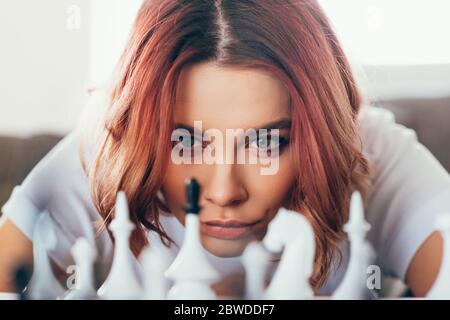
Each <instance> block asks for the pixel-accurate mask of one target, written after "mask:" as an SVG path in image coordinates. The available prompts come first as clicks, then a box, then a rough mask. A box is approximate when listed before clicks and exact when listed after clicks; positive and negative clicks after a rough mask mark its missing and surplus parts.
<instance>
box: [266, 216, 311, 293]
mask: <svg viewBox="0 0 450 320" xmlns="http://www.w3.org/2000/svg"><path fill="white" fill-rule="evenodd" d="M263 243H264V246H265V247H266V248H267V249H268V250H269V251H271V252H273V253H279V252H281V251H283V252H282V255H281V260H280V263H279V265H278V268H277V269H276V271H275V274H274V276H273V278H272V280H271V282H270V284H269V286H268V288H267V290H266V291H265V293H264V297H265V299H269V300H271V299H286V300H299V299H312V298H313V296H314V292H313V290H312V289H311V286H310V284H309V279H310V277H311V275H312V272H313V268H314V255H315V239H314V231H313V229H312V227H311V225H310V223H309V222H308V220H307V219H306V218H305V217H304V216H303V215H302V214H300V213H298V212H295V211H290V210H287V209H285V208H280V209H279V210H278V213H277V215H276V216H275V218H273V220H272V221H271V222H270V223H269V227H268V230H267V233H266V236H265V237H264V239H263ZM283 248H284V250H283Z"/></svg>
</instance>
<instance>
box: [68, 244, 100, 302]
mask: <svg viewBox="0 0 450 320" xmlns="http://www.w3.org/2000/svg"><path fill="white" fill-rule="evenodd" d="M71 253H72V256H73V258H74V260H75V263H76V265H77V266H78V267H79V270H78V274H77V275H76V276H77V279H76V286H77V287H76V288H74V289H72V290H71V291H70V292H69V293H68V294H67V295H66V296H65V298H64V299H65V300H97V299H98V295H97V292H96V290H95V288H94V263H95V258H96V255H97V254H96V250H95V248H93V247H92V246H91V245H90V244H89V241H88V240H86V239H84V238H80V239H78V240H77V241H76V242H75V244H74V246H73V247H72V250H71Z"/></svg>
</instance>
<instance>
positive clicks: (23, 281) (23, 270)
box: [0, 264, 32, 300]
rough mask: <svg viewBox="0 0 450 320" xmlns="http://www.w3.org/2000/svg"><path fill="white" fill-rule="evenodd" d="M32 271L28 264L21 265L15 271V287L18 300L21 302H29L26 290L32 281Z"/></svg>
mask: <svg viewBox="0 0 450 320" xmlns="http://www.w3.org/2000/svg"><path fill="white" fill-rule="evenodd" d="M31 270H32V268H31V266H29V265H28V264H21V265H19V266H18V267H17V268H16V270H15V271H14V274H13V279H14V287H15V288H16V292H17V298H18V299H19V300H27V295H26V293H25V290H26V287H27V285H28V283H29V282H30V279H31V274H32V271H31ZM0 300H1V298H0Z"/></svg>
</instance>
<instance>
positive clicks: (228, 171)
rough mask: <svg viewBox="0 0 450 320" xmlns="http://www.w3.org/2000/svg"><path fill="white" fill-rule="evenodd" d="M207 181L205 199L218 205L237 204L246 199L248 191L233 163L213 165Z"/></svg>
mask: <svg viewBox="0 0 450 320" xmlns="http://www.w3.org/2000/svg"><path fill="white" fill-rule="evenodd" d="M213 167H214V168H213V172H211V177H210V180H209V183H208V184H207V186H206V188H205V191H204V192H205V193H204V195H205V198H206V200H207V201H210V202H212V203H214V204H215V205H217V206H220V207H229V206H233V207H234V206H238V205H239V204H241V203H243V202H245V201H246V200H247V199H248V193H247V190H246V188H245V187H244V185H243V184H242V183H241V181H240V180H239V177H238V173H237V172H236V165H234V164H219V165H215V166H213Z"/></svg>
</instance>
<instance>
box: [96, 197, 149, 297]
mask: <svg viewBox="0 0 450 320" xmlns="http://www.w3.org/2000/svg"><path fill="white" fill-rule="evenodd" d="M115 213H116V215H115V218H114V220H113V221H112V222H111V226H110V228H111V231H112V232H113V234H114V239H115V247H114V258H113V263H112V266H111V271H110V272H109V274H108V277H107V278H106V280H105V282H104V283H103V285H102V286H101V287H100V289H99V290H98V292H97V293H98V295H99V296H100V298H102V299H107V300H137V299H140V298H141V297H142V288H141V286H140V284H139V279H138V277H139V275H138V272H137V268H136V267H137V261H136V259H135V257H134V255H133V253H132V252H131V250H130V247H129V239H130V234H131V232H132V231H133V229H134V225H133V223H132V222H131V220H130V213H129V210H128V203H127V199H126V196H125V193H124V192H122V191H120V192H118V193H117V202H116V210H115Z"/></svg>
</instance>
